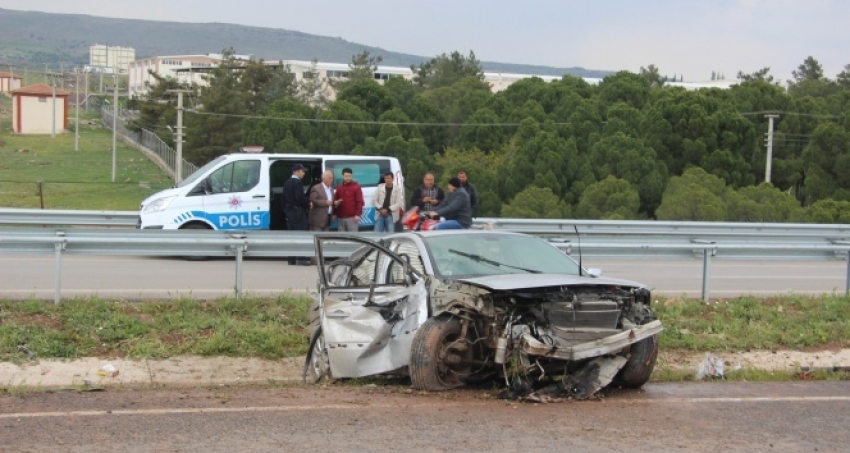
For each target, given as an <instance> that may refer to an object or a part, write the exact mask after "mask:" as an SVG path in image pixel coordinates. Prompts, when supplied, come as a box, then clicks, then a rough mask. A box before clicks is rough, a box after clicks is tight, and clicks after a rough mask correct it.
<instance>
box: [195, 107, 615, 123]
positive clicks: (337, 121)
mask: <svg viewBox="0 0 850 453" xmlns="http://www.w3.org/2000/svg"><path fill="white" fill-rule="evenodd" d="M186 112H187V113H192V114H195V115H204V116H220V117H230V118H244V119H258V120H279V121H295V122H302V123H328V124H364V125H375V126H383V125H386V124H389V125H394V126H426V127H517V126H520V124H521V123H417V122H396V121H362V120H323V119H318V118H287V117H283V116H260V115H240V114H236V113H212V112H199V111H197V110H186ZM537 124H538V125H546V124H553V125H555V126H569V125H571V124H572V123H569V122H567V123H537ZM600 124H605V122H604V121H603V122H601V123H600Z"/></svg>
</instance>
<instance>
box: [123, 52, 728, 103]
mask: <svg viewBox="0 0 850 453" xmlns="http://www.w3.org/2000/svg"><path fill="white" fill-rule="evenodd" d="M239 58H241V59H249V58H250V56H242V57H239ZM221 61H222V57H221V55H215V56H213V55H207V56H203V55H184V56H175V57H153V58H148V59H144V60H136V61H134V62H132V63H130V94H131V95H135V96H139V95H142V94H145V93H147V91H148V89H149V88H148V85H146V84H150V85H153V84H155V83H156V80H155V79H154V78H153V77H152V76H151V75H150V74H149V73H148V71H151V72H153V73H155V74H158V75H159V76H161V77H164V76H171V77H174V78H176V79H177V80H178V81H179V82H186V83H196V84H198V85H199V86H205V85H207V82H206V80H204V78H203V77H201V75H203V74H206V73H208V72H209V71H210V69H211V68H213V67H216V66H218V65H219V64H220V63H221ZM266 64H268V65H273V66H280V65H284V66H287V67H288V69H289V72H290V73H292V74H293V75H295V80H296V81H297V82H301V81H303V80H304V79H305V78H313V77H318V78H319V79H320V80H321V81H322V82H323V83H322V88H321V90H322V93H321V94H323V95H324V97H325V98H327V99H329V100H333V99H335V98H336V93H335V92H334V89H333V87H332V86H331V84H330V83H328V82H329V81H333V80H345V79H347V78H348V75H349V72H350V71H351V67H350V66H349V65H348V64H347V63H325V62H321V61H319V62H316V63H315V64H314V63H313V62H311V61H303V60H280V61H266ZM414 76H415V74H414V72H413V70H412V69H410V68H409V67H400V66H378V67H377V69H376V70H375V80H376V81H378V82H379V83H383V82H385V81H387V80H389V79H391V78H393V77H401V78H403V79H406V80H413V78H414ZM483 76H484V77H483V79H484V82H486V83H488V84H490V90H491V91H492V92H494V93H497V92H499V91H503V90H505V89H507V88H508V87H509V86H511V85H512V84H514V83H516V82H517V81H520V80H523V79H528V78H531V77H537V78H539V79H541V80H543V81H544V82H553V81H556V80H560V79H561V77H560V76H548V75H536V74H516V73H505V72H484V74H483ZM581 79H582V80H584V81H585V82H587V83H589V84H591V85H598V84H599V83H600V82H602V79H601V78H595V77H582V78H581ZM734 83H737V82H735V81H726V80H722V81H711V82H667V83H666V84H665V86H677V87H682V88H685V89H687V90H696V89H700V88H723V89H726V88H729V87H730V86H731V85H732V84H734Z"/></svg>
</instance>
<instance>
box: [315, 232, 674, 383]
mask: <svg viewBox="0 0 850 453" xmlns="http://www.w3.org/2000/svg"><path fill="white" fill-rule="evenodd" d="M332 243H333V244H335V245H339V244H340V243H344V244H347V245H349V246H357V247H358V248H357V250H356V251H355V252H354V253H352V254H351V255H350V256H348V257H347V258H343V259H338V260H335V261H332V262H330V263H329V264H327V265H325V266H319V283H318V285H319V287H318V295H317V297H316V300H315V301H314V303H313V306H312V307H311V308H310V321H311V322H310V348H309V352H308V355H307V362H306V364H305V367H304V377H305V380H306V381H308V382H310V381H312V382H318V381H320V380H322V379H324V378H331V377H333V378H355V377H363V376H373V375H380V374H407V375H409V376H410V379H411V382H412V385H413V387H414V388H417V389H423V390H446V389H451V388H456V387H459V386H463V385H464V384H465V383H469V382H475V381H480V380H482V379H487V378H493V377H496V378H498V379H502V380H504V381H505V382H506V383H507V385H508V388H509V389H510V391H511V392H513V393H514V394H515V395H517V396H522V395H528V394H534V393H535V392H540V391H541V388H548V389H550V390H551V389H555V390H556V391H557V392H560V393H562V394H569V395H570V396H575V397H587V396H590V395H592V394H594V393H595V392H596V391H597V390H599V389H600V388H602V387H604V386H607V385H609V384H610V383H611V382H614V383H615V384H617V385H620V386H623V387H632V388H636V387H640V386H642V385H643V384H644V383H646V382H647V380H648V379H649V377H650V374H651V373H652V370H653V368H654V366H655V361H656V357H657V355H658V336H659V333H660V332H661V330H662V327H661V323H660V321H658V320H657V318H656V316H655V313H654V312H653V311H652V309H651V307H650V292H649V290H648V289H647V288H646V287H645V286H643V285H641V284H638V283H634V282H630V281H625V280H616V279H610V278H604V277H601V272H598V271H597V270H591V272H588V271H587V270H585V269H583V268H582V267H581V266H580V265H579V264H578V263H577V262H576V261H574V260H573V259H572V258H571V257H570V256H569V255H567V254H566V253H565V252H563V251H562V250H561V249H559V248H557V247H555V246H554V245H552V244H550V243H549V242H547V241H545V240H543V239H540V238H536V237H532V236H527V235H522V234H516V233H509V232H498V231H480V230H479V231H475V230H454V231H433V232H408V233H399V234H394V235H390V236H387V237H386V238H383V239H381V240H378V241H373V240H369V239H366V238H362V237H356V236H345V235H333V234H329V235H317V236H316V239H315V245H316V254H317V257H318V259H319V262H320V263H322V262H325V261H324V254H323V250H325V249H326V248H327V247H328V246H329V244H332ZM542 386H547V387H542Z"/></svg>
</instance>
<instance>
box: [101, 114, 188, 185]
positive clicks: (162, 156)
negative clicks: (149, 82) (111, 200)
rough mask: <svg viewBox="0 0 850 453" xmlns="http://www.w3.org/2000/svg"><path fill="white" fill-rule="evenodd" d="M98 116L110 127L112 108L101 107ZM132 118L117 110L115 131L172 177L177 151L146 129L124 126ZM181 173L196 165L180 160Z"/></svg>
mask: <svg viewBox="0 0 850 453" xmlns="http://www.w3.org/2000/svg"><path fill="white" fill-rule="evenodd" d="M100 117H101V118H102V119H103V122H104V123H105V124H106V126H107V127H109V128H112V109H110V108H109V107H102V108H101V109H100ZM127 119H132V117H131V115H130V114H129V113H127V112H126V111H124V110H119V112H118V121H116V123H115V124H116V132H117V133H118V135H119V136H120V137H121V138H122V139H123V140H124V141H125V142H128V143H129V144H130V145H132V146H134V147H135V148H136V149H139V150H140V151H142V152H144V153H145V154H146V155H147V156H148V157H149V158H150V159H151V160H152V161H153V162H154V163H155V164H156V165H157V166H159V167H160V168H161V169H162V170H163V171H164V172H166V173H167V174H168V175H169V176H170V177H171V179H174V169H175V168H177V167H176V165H175V162H177V151H175V150H174V149H173V148H171V147H170V146H168V144H167V143H165V142H164V141H162V139H161V138H159V137H158V136H157V135H156V134H154V133H153V132H151V131H149V130H147V129H140V130H139V131H138V132H135V131H131V130H130V129H127V127H126V126H124V121H125V120H127ZM182 165H183V168H182V174H183V175H184V176H188V175H191V174H192V173H194V172H195V170H197V169H198V167H197V166H195V165H194V164H192V163H190V162H186V160H185V159H184V160H183V162H182Z"/></svg>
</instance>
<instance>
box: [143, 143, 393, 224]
mask: <svg viewBox="0 0 850 453" xmlns="http://www.w3.org/2000/svg"><path fill="white" fill-rule="evenodd" d="M242 151H243V152H241V153H236V154H226V155H223V156H219V157H218V158H216V159H215V160H213V161H211V162H209V163H208V164H206V165H204V166H203V167H201V168H200V169H198V171H196V172H194V173H192V174H191V175H190V176H189V177H187V178H186V179H184V180H183V181H181V182H180V183H178V184H177V185H176V186H175V187H173V188H171V189H167V190H163V191H161V192H158V193H156V194H154V195H151V196H150V197H148V198H146V199H145V200H144V201H142V204H141V207H140V210H139V221H138V224H137V227H138V228H143V229H166V230H176V229H213V230H283V229H286V220H285V217H284V215H283V210H282V203H281V201H282V200H281V197H282V193H283V184H284V183H285V182H286V181H287V180H288V179H289V178H291V177H292V166H293V165H294V164H301V165H303V166H304V168H305V173H304V178H303V179H302V182H303V183H304V189H305V190H307V191H309V190H310V187H312V186H313V185H314V184H320V183H321V180H322V173H323V172H324V171H325V170H330V171H332V172H333V174H334V184H335V185H338V184H341V183H342V170H343V169H344V168H350V169H351V170H352V172H353V174H354V180H355V181H357V182H358V183H359V184H360V187H362V188H363V202H364V207H363V215H362V216H361V218H360V227H361V229H370V228H371V227H372V226H374V224H375V208H374V207H373V206H372V198H373V196H374V194H375V190H376V188H377V186H378V184H380V183H382V182H383V174H385V173H392V174H393V175H395V181H394V184H395V185H396V186H403V185H404V178H403V176H402V174H401V166H400V165H399V162H398V159H396V158H394V157H381V156H343V155H321V154H265V153H261V151H262V150H261V149H257V148H255V147H245V148H242ZM258 151H260V152H258Z"/></svg>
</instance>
